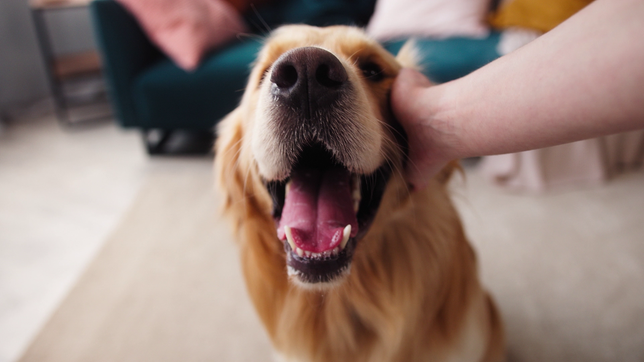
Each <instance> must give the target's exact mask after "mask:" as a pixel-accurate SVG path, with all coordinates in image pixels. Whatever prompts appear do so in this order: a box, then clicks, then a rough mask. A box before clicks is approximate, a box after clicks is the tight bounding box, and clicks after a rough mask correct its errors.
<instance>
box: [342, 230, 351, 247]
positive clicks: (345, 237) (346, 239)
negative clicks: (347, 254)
mask: <svg viewBox="0 0 644 362" xmlns="http://www.w3.org/2000/svg"><path fill="white" fill-rule="evenodd" d="M349 236H351V224H349V225H347V226H345V227H344V230H343V231H342V243H340V249H342V250H344V248H345V247H346V246H347V243H348V242H349Z"/></svg>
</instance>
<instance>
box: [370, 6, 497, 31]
mask: <svg viewBox="0 0 644 362" xmlns="http://www.w3.org/2000/svg"><path fill="white" fill-rule="evenodd" d="M489 9H490V0H425V1H417V0H378V3H377V4H376V10H375V12H374V14H373V16H372V17H371V20H370V21H369V26H367V33H368V34H369V35H371V36H373V37H374V38H376V39H378V40H394V39H406V38H409V37H411V36H418V37H423V38H441V39H443V38H447V37H452V36H467V37H473V38H484V37H486V36H487V35H488V34H489V27H488V26H487V23H486V16H487V14H488V12H489Z"/></svg>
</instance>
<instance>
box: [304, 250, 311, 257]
mask: <svg viewBox="0 0 644 362" xmlns="http://www.w3.org/2000/svg"><path fill="white" fill-rule="evenodd" d="M304 254H305V255H306V257H307V258H309V257H311V252H310V251H308V250H305V251H304Z"/></svg>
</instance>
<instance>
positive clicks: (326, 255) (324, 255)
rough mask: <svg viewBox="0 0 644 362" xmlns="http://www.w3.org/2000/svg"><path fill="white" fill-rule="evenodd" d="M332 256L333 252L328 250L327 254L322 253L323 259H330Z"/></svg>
mask: <svg viewBox="0 0 644 362" xmlns="http://www.w3.org/2000/svg"><path fill="white" fill-rule="evenodd" d="M330 256H331V250H327V251H325V252H323V253H322V257H323V258H328V257H330Z"/></svg>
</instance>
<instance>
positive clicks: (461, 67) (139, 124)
mask: <svg viewBox="0 0 644 362" xmlns="http://www.w3.org/2000/svg"><path fill="white" fill-rule="evenodd" d="M374 6H375V0H352V1H342V0H282V1H278V2H275V3H273V4H271V5H265V6H263V7H258V8H255V9H254V10H253V11H249V12H248V13H247V14H244V19H245V21H246V23H247V24H248V26H249V28H250V29H251V30H252V31H253V32H254V33H256V34H258V35H262V34H265V33H266V32H267V28H269V29H274V28H276V27H278V26H279V25H281V24H292V23H304V24H311V25H317V26H325V25H333V24H348V25H357V26H365V25H366V24H367V22H368V20H369V17H370V16H371V14H372V13H373V9H374ZM90 10H91V14H92V18H93V24H94V28H95V35H96V40H97V44H98V47H99V50H100V53H101V56H102V60H103V66H104V70H105V78H106V82H107V84H108V88H109V92H110V99H111V102H112V106H113V108H114V111H115V114H116V119H117V121H118V122H119V124H120V125H121V126H122V127H125V128H136V129H139V130H141V132H142V134H143V136H144V137H143V139H144V142H145V144H146V148H147V151H148V153H150V154H158V153H163V152H164V150H165V144H166V143H167V142H168V140H169V139H170V136H171V135H172V134H173V133H176V132H186V131H187V132H192V133H193V134H194V133H197V134H201V135H204V137H205V138H206V139H207V140H210V141H211V139H212V135H213V129H214V125H215V124H216V123H217V122H218V121H219V120H221V119H222V118H223V117H224V116H225V115H226V114H227V113H229V112H230V111H232V110H233V109H234V108H235V107H236V106H237V104H238V102H239V100H240V98H241V95H242V93H243V90H244V87H245V84H246V80H247V77H248V74H249V70H250V66H249V65H250V63H251V62H252V61H253V60H254V58H255V55H256V54H257V52H258V50H259V48H260V47H261V41H259V40H258V39H257V38H253V37H248V38H244V39H241V40H238V41H235V42H234V43H231V44H229V45H227V46H225V47H223V48H221V49H217V50H215V51H212V52H211V53H210V54H208V55H207V56H206V57H205V59H204V60H203V61H202V63H201V64H200V66H199V67H198V69H196V70H195V71H194V72H186V71H184V70H182V69H181V68H179V67H177V66H176V65H175V64H174V63H173V62H172V61H171V60H170V59H169V58H168V57H166V56H165V55H164V54H163V53H162V52H161V51H160V50H159V49H158V48H157V47H156V46H155V45H154V44H153V43H152V42H150V40H149V39H148V38H147V36H146V35H145V33H144V32H143V30H142V29H141V27H140V26H139V25H138V23H137V21H136V20H135V19H134V18H133V17H132V15H131V14H130V13H128V12H127V11H126V10H125V9H124V8H123V7H122V6H121V5H120V4H119V3H118V2H116V1H114V0H95V1H93V2H92V3H91V4H90ZM498 40H499V34H498V33H494V32H493V33H491V34H490V36H489V37H487V38H485V39H467V38H451V39H445V40H431V39H418V45H419V47H420V52H421V54H422V60H423V66H424V68H425V70H426V71H425V72H426V75H427V76H428V77H429V78H430V79H432V80H433V81H435V82H438V83H442V82H446V81H449V80H452V79H456V78H459V77H461V76H463V75H466V74H468V73H469V72H471V71H473V70H475V69H477V68H479V67H481V66H483V65H485V64H486V63H488V62H490V61H492V60H494V59H496V58H497V57H498V56H499V55H498V54H497V52H496V45H497V43H498ZM403 43H404V40H401V41H395V42H390V43H387V44H384V46H385V47H386V48H387V49H388V50H389V51H391V52H392V53H394V54H395V53H396V52H397V51H398V50H399V49H400V47H401V46H402V44H403ZM201 139H203V137H202V138H201ZM210 141H209V142H210Z"/></svg>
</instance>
